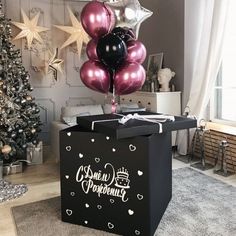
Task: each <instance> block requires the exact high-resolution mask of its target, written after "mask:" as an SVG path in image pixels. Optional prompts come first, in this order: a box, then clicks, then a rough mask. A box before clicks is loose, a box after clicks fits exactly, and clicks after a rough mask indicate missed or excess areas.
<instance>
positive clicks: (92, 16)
mask: <svg viewBox="0 0 236 236" xmlns="http://www.w3.org/2000/svg"><path fill="white" fill-rule="evenodd" d="M81 22H82V25H83V27H84V30H85V31H86V32H87V34H88V35H90V36H91V37H92V38H99V37H102V36H104V35H105V34H107V33H109V32H110V31H111V30H112V29H113V27H114V24H115V15H114V12H113V11H112V10H111V8H110V7H109V6H107V5H105V4H104V3H102V2H99V1H92V2H89V3H88V4H86V5H85V7H84V8H83V10H82V12H81Z"/></svg>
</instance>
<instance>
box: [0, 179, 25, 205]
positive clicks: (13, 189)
mask: <svg viewBox="0 0 236 236" xmlns="http://www.w3.org/2000/svg"><path fill="white" fill-rule="evenodd" d="M27 191H28V188H27V186H26V185H25V184H11V183H10V182H8V181H5V180H3V179H2V180H0V203H2V202H5V201H9V200H11V199H15V198H19V197H21V196H22V195H23V194H25V193H26V192H27Z"/></svg>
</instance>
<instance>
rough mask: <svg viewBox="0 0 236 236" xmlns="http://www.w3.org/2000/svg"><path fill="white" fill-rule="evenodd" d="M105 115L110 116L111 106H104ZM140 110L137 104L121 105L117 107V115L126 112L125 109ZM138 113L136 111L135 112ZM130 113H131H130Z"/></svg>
mask: <svg viewBox="0 0 236 236" xmlns="http://www.w3.org/2000/svg"><path fill="white" fill-rule="evenodd" d="M102 108H103V112H104V114H110V113H111V104H105V105H103V106H102ZM125 108H126V109H129V108H131V109H139V106H138V104H137V103H129V104H120V105H117V111H116V112H117V113H119V112H124V111H123V109H125ZM135 111H136V110H135ZM128 112H129V111H128Z"/></svg>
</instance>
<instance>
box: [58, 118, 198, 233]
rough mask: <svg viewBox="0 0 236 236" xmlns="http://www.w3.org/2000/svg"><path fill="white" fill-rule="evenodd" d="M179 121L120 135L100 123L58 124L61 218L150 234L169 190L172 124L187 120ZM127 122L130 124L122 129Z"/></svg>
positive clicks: (170, 181) (187, 124)
mask: <svg viewBox="0 0 236 236" xmlns="http://www.w3.org/2000/svg"><path fill="white" fill-rule="evenodd" d="M97 118H98V116H94V117H91V120H94V119H97ZM101 118H102V117H101ZM84 120H88V118H86V119H84ZM79 121H81V120H79ZM179 122H180V123H178V121H175V122H171V125H170V126H166V129H165V130H164V131H163V133H160V134H159V133H154V134H151V135H142V136H135V137H131V138H124V139H117V138H115V137H117V135H114V137H111V136H110V135H107V134H105V133H106V132H107V129H106V131H104V133H102V132H98V130H97V129H98V127H101V126H97V128H96V132H95V131H94V132H93V131H91V130H90V129H87V128H83V127H81V126H79V125H78V126H74V127H71V128H68V129H65V130H62V131H61V132H60V159H61V162H60V166H61V211H62V220H63V221H64V222H68V223H73V224H78V225H83V226H86V227H90V228H95V229H99V230H103V231H107V232H110V233H115V234H119V235H124V236H132V235H134V236H137V235H140V236H152V235H154V233H155V231H156V228H157V226H158V224H159V222H160V220H161V218H162V216H163V214H164V212H165V209H166V207H167V206H168V203H169V201H170V199H171V194H172V165H171V163H172V158H171V156H172V153H171V132H170V130H172V129H174V128H173V127H174V126H175V127H183V126H184V124H185V125H186V127H183V128H187V127H188V126H189V125H190V124H189V123H188V121H186V122H184V121H183V120H182V119H180V121H179ZM168 123H169V122H168ZM106 124H107V123H106ZM114 124H115V123H114ZM100 125H102V123H100ZM115 125H117V124H115ZM147 125H148V124H147ZM178 125H179V126H178ZM194 126H195V124H192V126H191V127H194ZM111 127H112V126H111ZM168 127H169V130H168ZM126 128H128V129H130V130H131V129H132V124H128V125H124V127H123V128H122V132H121V134H122V135H124V134H125V133H126V132H125V129H126ZM163 128H164V124H163ZM139 129H142V126H140V127H139ZM108 130H109V129H108ZM111 130H113V131H112V132H111V134H117V133H116V132H115V130H116V128H114V127H113V128H112V129H111ZM142 130H143V129H142ZM144 130H145V129H144ZM139 132H140V131H139ZM155 132H156V131H155ZM130 135H131V134H130ZM119 137H120V136H119Z"/></svg>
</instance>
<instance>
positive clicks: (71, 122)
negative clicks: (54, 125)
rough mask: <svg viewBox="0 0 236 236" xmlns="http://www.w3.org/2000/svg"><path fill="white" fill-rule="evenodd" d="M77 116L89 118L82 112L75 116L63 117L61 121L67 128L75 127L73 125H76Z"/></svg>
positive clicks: (87, 113) (87, 114)
mask: <svg viewBox="0 0 236 236" xmlns="http://www.w3.org/2000/svg"><path fill="white" fill-rule="evenodd" d="M77 116H90V113H89V112H83V113H80V114H78V115H76V116H63V117H62V120H63V121H64V123H65V124H67V125H69V126H75V125H77Z"/></svg>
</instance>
